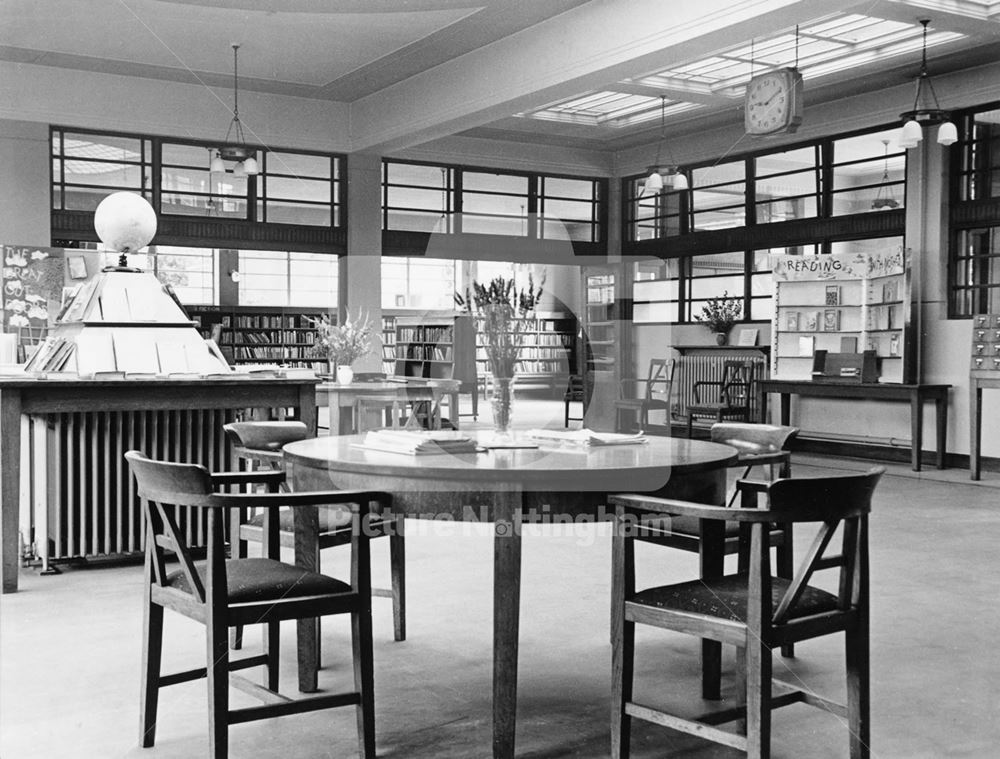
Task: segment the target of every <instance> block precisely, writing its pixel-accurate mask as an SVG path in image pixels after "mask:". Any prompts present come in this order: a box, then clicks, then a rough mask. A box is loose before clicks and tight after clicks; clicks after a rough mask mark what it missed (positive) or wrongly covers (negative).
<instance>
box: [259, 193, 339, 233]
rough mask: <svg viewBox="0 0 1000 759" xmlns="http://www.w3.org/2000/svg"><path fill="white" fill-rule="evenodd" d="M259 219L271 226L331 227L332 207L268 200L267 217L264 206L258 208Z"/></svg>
mask: <svg viewBox="0 0 1000 759" xmlns="http://www.w3.org/2000/svg"><path fill="white" fill-rule="evenodd" d="M257 209H258V210H257V217H258V218H259V219H264V220H265V221H267V222H268V223H269V224H305V225H308V226H311V227H328V226H330V206H329V205H328V204H324V205H315V204H311V203H289V202H286V201H283V200H268V202H267V213H266V215H265V213H264V208H263V204H258V206H257Z"/></svg>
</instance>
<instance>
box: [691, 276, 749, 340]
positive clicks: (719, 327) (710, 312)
mask: <svg viewBox="0 0 1000 759" xmlns="http://www.w3.org/2000/svg"><path fill="white" fill-rule="evenodd" d="M742 313H743V304H742V303H741V302H740V299H739V298H734V297H731V296H730V295H729V292H728V291H727V290H723V291H722V295H721V296H720V297H718V298H709V299H708V301H707V302H706V303H705V305H704V306H702V307H701V313H700V314H697V315H696V316H695V317H694V318H695V320H696V321H699V322H701V323H702V324H704V325H705V326H706V327H708V328H709V329H710V330H711V331H712V332H713V333H715V341H716V342H717V343H718V344H719V345H725V344H726V338H727V337H728V335H729V330H731V329H732V328H733V325H734V324H736V322H737V321H739V318H740V315H741V314H742Z"/></svg>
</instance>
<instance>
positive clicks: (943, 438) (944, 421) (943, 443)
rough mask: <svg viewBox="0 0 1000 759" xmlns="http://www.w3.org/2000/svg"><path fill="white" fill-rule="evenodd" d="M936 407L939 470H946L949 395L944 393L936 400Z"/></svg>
mask: <svg viewBox="0 0 1000 759" xmlns="http://www.w3.org/2000/svg"><path fill="white" fill-rule="evenodd" d="M934 406H935V407H936V411H937V414H936V417H935V423H936V424H937V468H938V469H944V468H945V466H946V464H945V459H946V458H947V456H948V394H947V392H945V393H942V394H941V395H940V396H938V397H937V398H935V399H934Z"/></svg>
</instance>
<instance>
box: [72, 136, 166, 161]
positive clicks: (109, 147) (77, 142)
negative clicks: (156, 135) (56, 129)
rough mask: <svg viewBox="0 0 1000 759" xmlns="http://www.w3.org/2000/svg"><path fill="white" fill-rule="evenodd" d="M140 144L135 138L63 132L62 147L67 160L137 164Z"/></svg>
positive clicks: (140, 159)
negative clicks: (86, 159)
mask: <svg viewBox="0 0 1000 759" xmlns="http://www.w3.org/2000/svg"><path fill="white" fill-rule="evenodd" d="M142 142H143V141H142V140H141V139H140V138H137V137H119V136H117V135H111V134H99V135H98V134H78V133H73V132H64V133H63V140H62V146H63V154H64V155H65V156H66V157H67V158H94V159H98V160H104V161H122V162H132V163H138V162H140V161H142ZM147 155H148V154H147Z"/></svg>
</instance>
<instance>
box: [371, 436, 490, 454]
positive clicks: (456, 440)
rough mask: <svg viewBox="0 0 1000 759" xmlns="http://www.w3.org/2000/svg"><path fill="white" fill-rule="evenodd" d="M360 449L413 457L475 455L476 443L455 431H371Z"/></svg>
mask: <svg viewBox="0 0 1000 759" xmlns="http://www.w3.org/2000/svg"><path fill="white" fill-rule="evenodd" d="M361 447H362V448H369V449H371V450H375V451H388V452H390V453H408V454H414V455H420V454H426V453H475V452H476V451H478V450H479V449H478V447H477V446H476V442H475V441H474V440H472V439H471V438H469V437H467V436H466V435H463V434H462V433H461V432H459V431H457V430H415V431H411V430H372V431H371V432H368V433H367V434H366V435H365V439H364V442H363V443H361Z"/></svg>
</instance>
